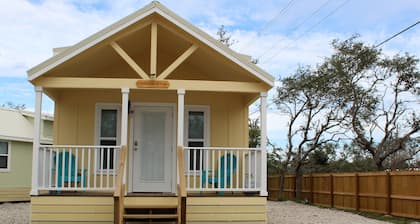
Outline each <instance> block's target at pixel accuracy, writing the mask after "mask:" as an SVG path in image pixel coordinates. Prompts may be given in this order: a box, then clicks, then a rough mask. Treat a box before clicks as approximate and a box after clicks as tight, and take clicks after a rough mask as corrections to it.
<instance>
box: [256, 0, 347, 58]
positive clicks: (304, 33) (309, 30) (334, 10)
mask: <svg viewBox="0 0 420 224" xmlns="http://www.w3.org/2000/svg"><path fill="white" fill-rule="evenodd" d="M349 1H350V0H346V1H344V2H343V3H341V4H340V5H339V6H337V7H335V8H334V9H333V10H332V11H331V12H330V13H328V15H326V16H324V17H323V18H322V19H321V20H319V21H318V22H317V23H316V24H314V25H313V26H312V27H310V28H309V29H307V30H306V31H305V32H303V33H302V34H301V35H299V36H298V37H297V38H296V39H294V40H293V41H292V42H290V43H289V44H288V45H287V46H285V47H283V48H280V49H278V51H280V50H284V49H287V48H289V47H291V46H292V45H293V44H294V43H295V42H297V41H298V40H299V39H301V38H302V37H304V36H305V35H306V34H308V33H309V32H311V31H312V30H313V29H315V28H316V27H317V26H319V25H320V24H321V23H323V22H324V21H325V20H327V19H328V18H329V17H330V16H332V15H333V14H334V13H336V12H337V11H338V10H339V9H341V8H342V7H343V6H344V5H345V4H347V3H348V2H349ZM279 54H280V52H277V53H275V54H274V55H272V56H271V57H269V58H268V59H266V60H265V61H264V62H262V64H263V63H267V62H269V61H271V60H272V59H273V58H275V57H276V56H277V55H279Z"/></svg>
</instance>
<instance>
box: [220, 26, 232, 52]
mask: <svg viewBox="0 0 420 224" xmlns="http://www.w3.org/2000/svg"><path fill="white" fill-rule="evenodd" d="M217 39H218V40H219V41H220V42H222V43H223V44H224V45H226V46H227V47H230V46H232V45H234V44H235V43H237V41H236V40H234V39H232V35H230V34H229V33H228V31H227V30H226V29H225V26H224V25H221V26H220V27H219V28H218V30H217Z"/></svg>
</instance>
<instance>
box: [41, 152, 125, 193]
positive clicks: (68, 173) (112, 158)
mask: <svg viewBox="0 0 420 224" xmlns="http://www.w3.org/2000/svg"><path fill="white" fill-rule="evenodd" d="M120 149H121V147H120V146H72V145H41V146H40V147H39V164H38V185H39V188H38V189H39V190H56V191H112V190H114V188H115V183H116V181H115V180H116V176H117V169H118V161H119V157H120Z"/></svg>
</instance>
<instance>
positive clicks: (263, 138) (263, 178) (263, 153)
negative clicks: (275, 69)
mask: <svg viewBox="0 0 420 224" xmlns="http://www.w3.org/2000/svg"><path fill="white" fill-rule="evenodd" d="M260 100H261V105H260V122H261V190H260V196H268V192H267V92H261V93H260Z"/></svg>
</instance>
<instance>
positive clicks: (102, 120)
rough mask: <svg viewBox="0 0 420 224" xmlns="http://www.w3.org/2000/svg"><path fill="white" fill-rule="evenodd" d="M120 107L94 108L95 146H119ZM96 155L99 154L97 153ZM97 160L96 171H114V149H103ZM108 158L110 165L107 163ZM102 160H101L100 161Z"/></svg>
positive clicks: (112, 105)
mask: <svg viewBox="0 0 420 224" xmlns="http://www.w3.org/2000/svg"><path fill="white" fill-rule="evenodd" d="M120 117H121V116H120V106H119V105H116V104H115V105H114V104H100V105H97V108H96V122H97V124H96V144H97V145H101V146H116V145H118V144H119V131H120V120H119V118H120ZM97 153H100V152H99V151H98V152H97ZM96 156H97V158H98V165H97V168H98V170H108V169H109V170H113V169H114V163H113V161H114V149H109V150H108V148H103V152H102V155H100V154H98V155H96ZM108 157H109V161H110V164H108V163H107V161H108ZM101 158H102V159H101Z"/></svg>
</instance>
